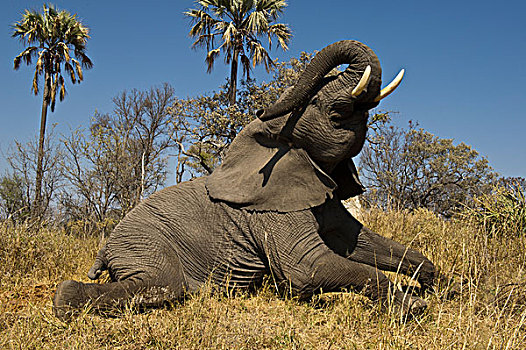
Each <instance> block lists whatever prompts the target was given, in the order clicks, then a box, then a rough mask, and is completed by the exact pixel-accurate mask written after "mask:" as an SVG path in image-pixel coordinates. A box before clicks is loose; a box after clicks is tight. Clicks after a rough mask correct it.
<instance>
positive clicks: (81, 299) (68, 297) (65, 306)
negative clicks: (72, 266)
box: [53, 280, 87, 321]
mask: <svg viewBox="0 0 526 350" xmlns="http://www.w3.org/2000/svg"><path fill="white" fill-rule="evenodd" d="M86 303H87V300H86V296H85V293H84V288H83V283H81V282H77V281H72V280H69V281H64V282H62V283H61V284H60V285H59V286H58V288H57V291H56V292H55V296H54V297H53V313H54V314H55V316H56V317H57V318H58V319H60V320H62V321H67V320H69V319H70V318H71V317H72V316H73V315H75V314H77V313H78V312H79V311H80V310H81V309H82V308H83V307H84V306H85V305H86Z"/></svg>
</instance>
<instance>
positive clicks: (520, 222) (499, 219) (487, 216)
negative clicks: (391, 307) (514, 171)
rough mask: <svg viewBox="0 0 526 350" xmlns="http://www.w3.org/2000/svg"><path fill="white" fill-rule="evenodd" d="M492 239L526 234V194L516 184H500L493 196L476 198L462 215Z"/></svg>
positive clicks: (490, 194) (485, 195)
mask: <svg viewBox="0 0 526 350" xmlns="http://www.w3.org/2000/svg"><path fill="white" fill-rule="evenodd" d="M460 216H461V217H463V218H464V219H467V220H470V221H472V222H474V223H475V224H477V225H478V226H479V227H482V228H483V231H484V232H486V233H487V234H488V235H490V236H510V235H513V236H521V235H524V234H526V193H525V189H524V186H523V185H522V184H521V183H520V182H518V181H516V182H508V183H500V184H498V185H496V186H495V187H494V188H493V191H492V192H491V193H489V194H483V195H481V196H478V197H475V198H474V200H473V203H472V204H471V205H470V206H466V207H465V209H464V210H463V211H462V212H461V213H460Z"/></svg>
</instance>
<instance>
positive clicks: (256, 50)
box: [185, 0, 292, 105]
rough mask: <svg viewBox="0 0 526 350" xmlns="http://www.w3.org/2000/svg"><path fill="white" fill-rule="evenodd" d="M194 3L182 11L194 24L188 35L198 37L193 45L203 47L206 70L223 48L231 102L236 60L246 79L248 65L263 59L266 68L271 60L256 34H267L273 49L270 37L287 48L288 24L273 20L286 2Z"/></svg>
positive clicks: (219, 0)
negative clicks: (190, 7) (227, 68)
mask: <svg viewBox="0 0 526 350" xmlns="http://www.w3.org/2000/svg"><path fill="white" fill-rule="evenodd" d="M196 3H197V5H198V8H197V9H190V10H189V11H187V12H185V15H186V16H188V17H190V18H191V20H192V24H193V27H192V29H191V30H190V36H191V37H194V38H197V40H196V41H195V42H194V43H193V45H192V47H194V48H195V47H206V50H207V51H208V53H207V55H206V60H205V61H206V63H207V71H208V72H211V70H212V68H213V66H214V62H215V60H216V58H217V57H218V56H219V55H220V53H221V51H222V52H223V54H224V55H225V62H226V63H227V64H231V66H230V85H229V90H228V101H229V103H230V105H234V104H235V103H236V90H237V70H238V63H239V61H240V62H241V66H242V67H243V72H244V74H245V76H246V77H247V79H249V78H250V75H249V73H250V66H251V65H252V67H255V66H256V65H258V64H261V63H263V64H264V65H265V68H266V69H267V72H268V71H269V69H270V67H271V66H272V65H273V64H274V63H273V61H272V59H271V58H270V55H269V53H268V52H267V50H266V49H265V48H264V47H263V45H262V44H261V42H260V40H259V39H258V37H261V36H266V37H267V39H268V44H269V49H272V38H276V39H277V40H278V43H279V46H280V47H281V48H282V49H283V50H287V49H288V46H287V45H288V43H289V41H290V38H291V36H292V34H291V30H290V28H289V27H288V26H287V25H286V24H283V23H274V22H275V21H276V20H277V18H278V16H279V15H280V14H281V13H282V12H283V9H284V8H285V7H286V6H287V3H286V1H285V0H200V1H196ZM218 39H219V40H218ZM216 41H219V42H220V45H219V46H216V45H215V44H216Z"/></svg>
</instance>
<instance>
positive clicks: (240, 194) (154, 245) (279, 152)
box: [54, 41, 436, 318]
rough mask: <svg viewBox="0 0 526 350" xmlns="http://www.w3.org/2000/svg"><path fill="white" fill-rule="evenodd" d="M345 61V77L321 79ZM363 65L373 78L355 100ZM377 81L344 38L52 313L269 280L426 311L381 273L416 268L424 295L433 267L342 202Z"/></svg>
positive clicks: (156, 198) (369, 58) (135, 221)
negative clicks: (101, 280)
mask: <svg viewBox="0 0 526 350" xmlns="http://www.w3.org/2000/svg"><path fill="white" fill-rule="evenodd" d="M344 63H346V64H349V66H348V68H347V69H346V70H345V71H344V72H342V73H340V74H339V75H338V76H333V77H325V75H326V74H327V73H328V72H329V71H330V70H331V69H332V68H334V67H336V66H338V65H339V64H344ZM367 65H370V66H371V68H372V73H371V75H372V77H371V80H370V82H369V84H368V86H367V88H366V90H365V91H364V92H363V93H361V95H359V96H358V97H351V94H350V92H351V91H352V89H353V88H354V87H355V86H356V84H357V82H358V81H359V79H360V77H361V76H362V73H363V71H364V69H365V68H366V66H367ZM380 86H381V68H380V64H379V61H378V59H377V57H376V56H375V54H374V53H373V52H372V50H370V49H369V48H368V47H367V46H365V45H363V44H361V43H358V42H355V41H342V42H338V43H335V44H332V45H330V46H328V47H327V48H325V49H324V50H322V51H321V52H320V53H319V54H318V55H317V56H316V57H315V58H314V60H313V62H312V63H311V64H310V66H309V67H308V68H307V70H306V72H305V73H304V74H303V76H302V77H301V78H300V80H299V81H298V83H297V84H296V85H295V86H294V87H293V88H291V89H289V90H287V92H286V93H285V94H284V96H282V97H281V98H280V100H279V101H278V102H276V103H275V104H274V105H273V106H270V108H268V109H267V110H265V111H260V112H258V117H259V119H256V120H254V121H253V122H252V123H250V124H249V125H248V126H247V127H246V128H245V129H244V130H243V131H242V132H241V133H240V134H239V135H238V136H237V137H236V139H235V140H234V142H233V143H232V145H231V146H230V149H229V151H228V154H227V155H226V157H225V160H224V162H223V164H222V165H221V166H220V167H219V168H218V169H216V170H215V171H214V173H213V174H212V175H210V176H208V177H202V178H198V179H195V180H193V181H189V182H185V183H181V184H179V185H177V186H173V187H169V188H166V189H164V190H162V191H160V192H158V193H156V194H154V195H152V196H151V197H150V198H148V199H147V200H145V201H143V202H142V203H140V204H139V205H138V206H137V207H136V208H135V209H134V210H133V211H132V212H130V213H129V214H128V215H127V216H126V217H125V218H124V219H123V220H122V222H121V223H120V224H119V225H118V226H117V227H116V229H115V230H114V231H113V232H112V233H111V235H110V237H109V239H108V241H107V243H106V245H105V247H104V248H103V249H101V251H100V252H99V254H98V256H97V258H96V261H95V263H94V265H93V267H92V268H91V269H90V271H89V273H88V276H89V277H90V278H91V279H97V278H98V277H99V276H100V274H101V273H102V271H104V270H105V269H108V270H109V274H110V276H111V278H112V282H110V283H106V284H93V283H91V284H87V283H81V282H76V281H65V282H63V283H62V284H60V285H59V287H58V289H57V291H56V294H55V297H54V311H55V314H56V315H57V316H58V317H60V318H67V317H68V316H69V314H70V313H73V312H74V311H75V310H78V309H80V308H82V307H83V306H85V305H86V304H91V306H92V307H93V308H94V309H108V308H112V307H115V306H122V305H125V304H126V303H129V302H132V303H133V304H134V305H138V306H158V305H162V304H163V303H165V302H170V301H174V300H176V299H178V298H180V297H181V296H182V295H183V294H184V293H185V292H194V291H197V290H198V289H199V288H200V287H201V286H203V284H204V283H206V282H207V281H209V280H211V281H212V282H214V283H216V284H219V285H222V286H226V287H234V286H235V287H248V286H250V285H253V284H257V283H259V282H261V280H262V278H263V276H264V275H267V274H271V276H272V278H273V279H274V281H275V282H276V284H277V285H278V287H279V288H281V289H282V290H283V291H284V292H287V293H292V294H293V295H297V296H299V297H301V298H306V297H310V296H312V295H313V294H314V293H317V292H320V291H323V292H331V291H341V290H342V289H350V290H354V291H357V292H362V293H364V295H366V296H368V297H369V298H370V299H372V300H375V301H378V302H380V303H381V305H382V306H383V307H387V306H388V305H392V307H394V309H395V310H396V311H399V312H401V313H403V314H418V313H419V312H421V311H422V310H423V309H425V306H426V303H425V302H424V301H423V300H422V299H420V298H419V297H416V296H410V295H406V296H405V297H404V294H403V293H402V292H400V291H398V290H396V288H393V287H392V284H391V283H390V281H389V280H388V279H387V278H386V276H385V275H384V274H383V273H382V272H380V271H379V270H387V271H399V272H401V273H404V274H407V275H410V276H413V275H414V274H415V272H416V276H417V280H418V282H420V284H421V286H422V289H425V288H429V287H430V286H432V285H433V283H434V282H435V280H436V273H435V267H434V266H433V264H432V263H431V262H430V261H429V260H428V259H427V258H426V257H424V256H423V255H422V254H420V253H418V252H416V251H414V250H412V249H408V248H406V247H404V246H403V245H401V244H399V243H396V242H394V241H392V240H389V239H387V238H384V237H381V236H379V235H378V234H376V233H374V232H372V231H370V230H368V229H367V228H365V227H363V225H362V224H361V223H360V222H358V221H357V220H356V219H355V218H354V217H352V216H351V215H350V214H349V212H347V211H346V210H345V208H344V207H343V206H342V204H341V202H340V200H342V199H346V198H348V197H350V196H354V195H357V194H359V193H361V192H362V191H363V190H362V187H361V184H360V183H359V180H358V178H357V174H356V170H355V168H354V165H353V163H352V161H351V158H352V157H354V156H356V155H357V154H358V153H359V151H360V150H361V148H362V146H363V143H364V141H365V136H366V131H367V119H368V110H369V109H370V108H373V107H375V106H376V105H377V103H376V102H374V99H375V97H376V96H378V94H379V91H380ZM390 296H394V297H393V298H392V303H391V302H390V301H389V298H390Z"/></svg>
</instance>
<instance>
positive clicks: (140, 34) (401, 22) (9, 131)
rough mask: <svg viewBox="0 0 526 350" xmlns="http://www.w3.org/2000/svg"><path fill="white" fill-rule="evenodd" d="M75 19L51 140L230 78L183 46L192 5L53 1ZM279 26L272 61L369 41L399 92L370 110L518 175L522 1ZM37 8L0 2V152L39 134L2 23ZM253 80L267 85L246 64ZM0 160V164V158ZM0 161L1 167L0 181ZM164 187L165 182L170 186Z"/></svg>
mask: <svg viewBox="0 0 526 350" xmlns="http://www.w3.org/2000/svg"><path fill="white" fill-rule="evenodd" d="M53 3H54V4H56V5H57V6H58V7H59V8H62V9H66V10H68V11H70V12H72V13H77V14H78V16H79V17H80V18H81V19H82V20H83V22H84V24H85V25H87V26H88V27H89V28H90V29H91V39H90V41H89V43H88V55H89V56H90V58H91V59H92V60H93V62H94V67H93V69H92V70H89V71H85V73H84V82H82V83H81V84H80V85H71V84H69V85H68V86H67V88H68V95H67V97H66V100H65V101H64V102H62V103H57V106H56V109H55V113H50V114H49V115H48V121H49V124H48V125H51V124H57V127H56V130H57V131H58V133H66V134H67V133H68V132H69V130H70V129H72V128H76V127H79V126H88V125H89V121H90V118H91V116H92V115H93V114H94V112H95V110H96V109H97V110H98V111H99V112H110V111H111V108H112V103H111V99H112V97H113V96H115V95H116V94H118V93H119V92H121V91H123V90H125V89H128V90H129V89H133V88H138V89H146V88H149V87H151V86H154V85H159V84H162V83H163V82H168V83H170V84H171V85H172V86H174V88H175V90H176V93H177V95H178V96H179V97H181V98H184V97H188V96H194V95H198V94H203V93H206V92H211V91H213V90H217V88H218V86H219V85H220V84H222V83H223V82H224V81H225V78H226V77H227V75H228V70H227V67H226V66H225V65H224V64H223V63H222V61H221V60H220V61H218V64H217V65H216V66H215V68H214V71H213V72H212V74H206V67H205V63H204V57H205V52H204V51H203V50H197V51H195V50H192V49H191V48H190V45H191V43H192V39H191V38H189V37H188V30H189V21H188V19H186V18H185V17H184V16H183V14H182V13H183V12H184V11H185V10H187V9H188V8H191V7H193V6H194V2H193V1H191V0H188V1H187V0H177V1H174V0H172V1H167V0H158V1H155V0H152V1H130V0H128V1H122V0H110V1H98V0H68V1H65V0H64V1H55V2H53ZM288 3H289V6H288V7H287V9H286V11H285V13H284V15H283V16H282V17H281V19H280V21H281V22H284V23H287V24H288V25H289V26H290V27H291V28H292V30H293V34H294V36H293V38H292V42H291V45H290V49H289V51H287V52H282V51H277V50H275V51H274V50H273V51H272V52H271V55H272V56H273V57H277V58H279V59H280V60H282V61H285V60H289V59H290V58H291V57H297V56H298V55H299V53H300V52H301V51H308V52H312V51H314V50H320V49H322V48H323V47H325V46H326V45H328V44H330V43H332V42H335V41H338V40H342V39H356V40H359V41H362V42H364V43H366V44H367V45H369V46H370V47H371V48H372V49H373V50H374V51H375V52H376V54H377V55H378V57H379V58H380V61H381V62H382V66H383V73H384V81H388V80H390V79H392V78H393V77H394V76H395V75H396V74H397V73H398V71H399V70H400V68H405V69H406V76H405V78H404V81H403V83H402V85H401V86H400V87H399V88H398V89H397V91H396V93H394V94H392V95H391V96H389V98H387V99H386V100H384V101H382V103H381V105H380V109H382V110H393V111H397V112H398V113H397V114H396V115H395V119H396V123H397V124H398V125H407V122H408V121H409V120H413V121H418V122H419V124H420V126H421V127H423V128H424V129H426V130H427V131H429V132H431V133H433V134H435V135H437V136H439V137H441V138H453V139H454V140H455V142H456V143H460V142H465V143H467V144H468V145H471V146H472V147H473V148H475V149H476V150H477V151H479V152H480V153H481V154H482V155H484V156H486V157H487V158H488V160H489V162H490V164H491V165H492V166H493V168H494V169H495V170H496V171H497V172H499V173H500V174H501V175H504V176H522V177H526V94H525V93H524V90H522V89H524V87H525V86H526V20H525V19H524V15H525V14H526V2H523V1H518V0H516V1H508V0H501V1H498V2H497V1H491V2H490V1H471V0H467V1H458V0H457V1H450V0H443V1H433V2H430V1H383V0H380V1H374V2H373V1H349V0H345V1H339V0H327V1H324V2H320V1H313V0H302V1H299V0H289V1H288ZM41 6H42V2H41V1H32V0H27V1H24V0H16V1H15V0H2V11H1V12H0V45H1V46H0V47H1V48H2V50H1V55H0V104H1V106H2V109H1V110H0V120H1V123H0V151H2V152H3V153H5V151H6V150H7V149H8V147H9V145H11V144H12V142H13V140H15V139H17V140H19V141H27V140H28V139H30V138H32V137H34V136H35V135H36V134H37V132H38V127H39V118H40V108H41V96H36V97H35V96H34V95H32V93H30V87H31V80H32V75H33V69H34V68H33V67H27V66H22V67H21V68H20V70H19V71H14V70H13V58H14V57H15V56H16V55H17V54H18V53H19V52H20V51H22V49H23V47H22V45H21V44H20V43H19V42H18V41H17V40H16V39H13V38H11V27H10V25H11V24H12V23H14V22H15V21H17V20H18V19H19V18H20V16H21V13H22V11H23V9H24V8H32V9H38V10H40V9H41ZM255 75H256V77H257V78H258V79H259V80H266V79H267V80H268V79H269V78H270V77H269V75H267V74H266V72H265V71H264V69H263V68H256V70H255ZM0 158H3V156H1V155H0ZM5 168H6V163H5V161H4V160H3V159H0V173H2V172H3V171H4V170H5ZM170 181H173V180H169V181H168V182H169V183H168V184H170Z"/></svg>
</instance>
